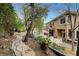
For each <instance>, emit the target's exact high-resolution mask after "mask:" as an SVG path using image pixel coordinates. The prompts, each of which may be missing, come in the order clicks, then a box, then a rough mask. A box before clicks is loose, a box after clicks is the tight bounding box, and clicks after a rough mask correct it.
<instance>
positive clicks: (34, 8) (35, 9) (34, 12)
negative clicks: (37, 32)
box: [24, 3, 48, 42]
mask: <svg viewBox="0 0 79 59" xmlns="http://www.w3.org/2000/svg"><path fill="white" fill-rule="evenodd" d="M29 6H30V8H29V11H30V12H29V13H26V9H28V8H24V16H25V17H24V18H25V21H26V20H29V26H27V25H28V24H27V23H28V22H27V23H26V24H27V25H26V26H27V27H28V29H27V34H26V36H25V39H24V42H26V41H27V40H28V37H29V35H30V33H31V31H32V30H33V28H34V27H35V26H34V23H36V22H35V21H36V20H37V21H39V19H43V18H45V16H46V15H47V12H48V10H47V8H45V7H43V6H41V5H38V4H34V3H30V5H29ZM25 13H26V14H25ZM27 14H28V15H29V17H28V15H27ZM27 18H28V19H27Z"/></svg>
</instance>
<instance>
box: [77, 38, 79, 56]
mask: <svg viewBox="0 0 79 59" xmlns="http://www.w3.org/2000/svg"><path fill="white" fill-rule="evenodd" d="M76 56H79V37H78V44H77V52H76Z"/></svg>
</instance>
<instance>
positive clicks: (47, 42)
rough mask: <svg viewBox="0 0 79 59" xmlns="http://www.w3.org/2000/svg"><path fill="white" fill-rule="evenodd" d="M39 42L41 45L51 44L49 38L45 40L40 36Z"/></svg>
mask: <svg viewBox="0 0 79 59" xmlns="http://www.w3.org/2000/svg"><path fill="white" fill-rule="evenodd" d="M37 41H38V43H39V44H46V45H50V44H51V41H50V39H49V38H48V37H47V38H44V37H43V36H38V37H37Z"/></svg>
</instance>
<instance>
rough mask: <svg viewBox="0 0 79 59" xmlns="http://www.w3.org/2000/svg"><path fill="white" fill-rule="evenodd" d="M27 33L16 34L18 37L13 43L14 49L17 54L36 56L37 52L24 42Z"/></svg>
mask: <svg viewBox="0 0 79 59" xmlns="http://www.w3.org/2000/svg"><path fill="white" fill-rule="evenodd" d="M24 35H25V33H20V34H16V36H17V37H16V39H15V40H14V41H13V43H12V49H13V50H14V52H15V55H16V56H35V55H36V54H35V52H34V51H33V50H32V49H31V48H30V47H29V46H28V45H25V44H24V43H23V42H22V38H23V36H24Z"/></svg>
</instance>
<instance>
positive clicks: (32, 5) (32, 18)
mask: <svg viewBox="0 0 79 59" xmlns="http://www.w3.org/2000/svg"><path fill="white" fill-rule="evenodd" d="M30 6H31V23H30V26H29V27H28V29H27V33H26V36H25V39H24V42H27V41H28V38H29V35H30V32H31V30H32V27H33V23H34V3H30Z"/></svg>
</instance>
